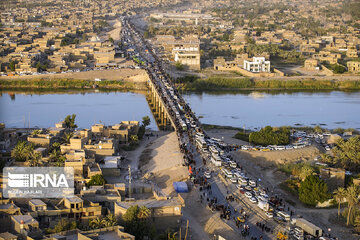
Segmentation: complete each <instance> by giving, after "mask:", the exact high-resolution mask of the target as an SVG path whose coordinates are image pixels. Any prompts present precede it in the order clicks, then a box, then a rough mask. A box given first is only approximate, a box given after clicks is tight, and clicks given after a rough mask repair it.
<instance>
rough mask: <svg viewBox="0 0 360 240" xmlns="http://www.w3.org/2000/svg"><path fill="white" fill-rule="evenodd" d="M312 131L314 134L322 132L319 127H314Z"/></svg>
mask: <svg viewBox="0 0 360 240" xmlns="http://www.w3.org/2000/svg"><path fill="white" fill-rule="evenodd" d="M314 131H315V132H316V133H322V132H323V130H322V128H321V127H320V126H315V127H314Z"/></svg>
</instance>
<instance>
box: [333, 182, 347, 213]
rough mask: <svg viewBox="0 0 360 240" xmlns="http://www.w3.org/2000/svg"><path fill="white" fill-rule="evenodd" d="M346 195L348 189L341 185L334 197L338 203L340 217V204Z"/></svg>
mask: <svg viewBox="0 0 360 240" xmlns="http://www.w3.org/2000/svg"><path fill="white" fill-rule="evenodd" d="M345 197H346V190H345V188H343V187H339V188H338V189H336V190H335V191H334V198H335V200H336V202H337V203H338V217H340V205H341V203H342V202H343V200H344V198H345Z"/></svg>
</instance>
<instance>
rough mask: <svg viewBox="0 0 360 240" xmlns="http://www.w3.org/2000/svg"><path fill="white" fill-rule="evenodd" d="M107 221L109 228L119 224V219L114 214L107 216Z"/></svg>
mask: <svg viewBox="0 0 360 240" xmlns="http://www.w3.org/2000/svg"><path fill="white" fill-rule="evenodd" d="M105 220H106V226H107V227H111V226H115V225H116V224H117V219H116V217H115V215H114V214H112V213H110V214H108V215H107V216H106V218H105Z"/></svg>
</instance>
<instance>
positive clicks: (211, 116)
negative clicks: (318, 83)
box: [184, 91, 360, 129]
mask: <svg viewBox="0 0 360 240" xmlns="http://www.w3.org/2000/svg"><path fill="white" fill-rule="evenodd" d="M184 97H185V99H186V101H187V102H188V103H189V104H190V106H191V108H192V109H193V111H194V112H195V113H196V115H197V116H201V117H202V118H201V122H202V123H207V124H216V125H226V126H236V127H244V126H245V127H246V128H247V129H248V128H249V129H256V128H259V127H264V126H267V125H271V126H315V125H320V126H321V127H324V128H330V129H333V128H338V127H341V128H357V129H359V128H360V92H359V91H357V92H341V91H328V92H304V91H302V92H296V91H265V92H258V91H242V92H239V91H238V92H220V93H209V92H207V93H185V94H184Z"/></svg>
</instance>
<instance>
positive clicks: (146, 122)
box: [142, 116, 151, 127]
mask: <svg viewBox="0 0 360 240" xmlns="http://www.w3.org/2000/svg"><path fill="white" fill-rule="evenodd" d="M150 122H151V120H150V117H149V116H145V117H143V118H142V125H144V126H145V127H147V126H149V125H150Z"/></svg>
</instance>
